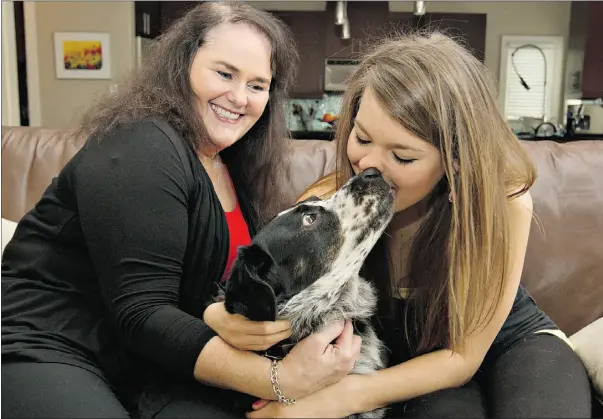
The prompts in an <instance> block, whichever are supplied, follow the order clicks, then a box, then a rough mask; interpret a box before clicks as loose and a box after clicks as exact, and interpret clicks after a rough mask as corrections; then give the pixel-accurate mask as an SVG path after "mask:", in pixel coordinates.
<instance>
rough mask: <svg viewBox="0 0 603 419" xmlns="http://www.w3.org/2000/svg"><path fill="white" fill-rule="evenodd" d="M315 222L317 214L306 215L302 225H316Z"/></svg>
mask: <svg viewBox="0 0 603 419" xmlns="http://www.w3.org/2000/svg"><path fill="white" fill-rule="evenodd" d="M314 221H316V214H304V216H303V217H302V224H303V225H305V226H309V225H312V224H314Z"/></svg>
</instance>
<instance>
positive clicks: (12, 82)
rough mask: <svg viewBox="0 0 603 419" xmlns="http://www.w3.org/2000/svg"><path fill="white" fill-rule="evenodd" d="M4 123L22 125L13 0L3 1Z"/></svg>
mask: <svg viewBox="0 0 603 419" xmlns="http://www.w3.org/2000/svg"><path fill="white" fill-rule="evenodd" d="M2 125H6V126H19V125H21V116H20V110H19V73H18V71H17V37H16V34H15V8H14V4H13V2H11V1H3V2H2Z"/></svg>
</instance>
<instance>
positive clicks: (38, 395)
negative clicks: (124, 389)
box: [2, 362, 242, 419]
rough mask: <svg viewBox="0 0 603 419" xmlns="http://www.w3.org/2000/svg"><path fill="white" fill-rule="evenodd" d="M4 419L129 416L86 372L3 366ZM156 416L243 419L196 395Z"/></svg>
mask: <svg viewBox="0 0 603 419" xmlns="http://www.w3.org/2000/svg"><path fill="white" fill-rule="evenodd" d="M2 417H3V418H129V417H131V414H130V412H128V411H127V410H126V409H125V408H124V407H123V405H122V404H121V403H120V402H119V399H118V398H117V396H116V395H115V394H114V393H113V391H112V390H111V388H110V387H109V385H108V384H107V383H106V382H105V381H104V380H101V379H100V378H99V377H98V376H97V375H95V374H93V373H92V372H89V371H87V370H85V369H82V368H79V367H74V366H71V365H65V364H50V363H29V362H28V363H14V364H3V365H2ZM156 417H157V418H227V419H228V418H235V417H237V418H240V417H242V415H235V414H234V413H232V412H230V411H228V410H227V409H224V408H222V407H220V406H219V405H217V404H216V403H213V402H212V401H208V400H207V399H206V398H202V397H201V392H200V393H199V396H198V397H197V396H196V395H195V394H193V392H183V393H182V395H181V397H178V398H176V399H174V400H173V401H172V402H171V403H169V404H168V405H167V406H165V407H164V408H163V409H162V410H161V411H160V412H159V413H158V414H157V415H156Z"/></svg>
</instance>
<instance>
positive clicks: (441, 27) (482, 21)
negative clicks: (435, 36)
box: [389, 12, 486, 62]
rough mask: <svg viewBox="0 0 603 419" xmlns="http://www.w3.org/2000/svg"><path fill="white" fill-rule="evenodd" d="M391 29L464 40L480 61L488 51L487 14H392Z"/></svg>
mask: <svg viewBox="0 0 603 419" xmlns="http://www.w3.org/2000/svg"><path fill="white" fill-rule="evenodd" d="M389 24H390V28H392V29H398V28H399V30H402V31H403V32H407V31H408V30H422V29H428V30H438V31H440V32H443V33H445V34H447V35H450V36H452V37H453V38H457V39H462V40H463V41H464V44H465V46H466V47H467V48H468V49H469V50H470V51H471V52H472V53H473V55H475V56H476V57H477V58H478V59H479V60H480V61H482V62H483V61H484V53H485V50H486V14H482V13H426V14H424V15H423V16H414V15H413V14H412V13H408V12H391V13H390V22H389Z"/></svg>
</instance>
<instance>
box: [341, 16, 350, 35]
mask: <svg viewBox="0 0 603 419" xmlns="http://www.w3.org/2000/svg"><path fill="white" fill-rule="evenodd" d="M341 39H350V21H349V20H348V18H347V17H346V18H345V20H344V21H343V25H342V26H341Z"/></svg>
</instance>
